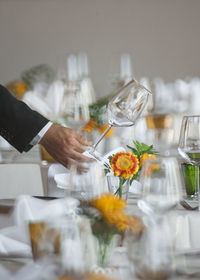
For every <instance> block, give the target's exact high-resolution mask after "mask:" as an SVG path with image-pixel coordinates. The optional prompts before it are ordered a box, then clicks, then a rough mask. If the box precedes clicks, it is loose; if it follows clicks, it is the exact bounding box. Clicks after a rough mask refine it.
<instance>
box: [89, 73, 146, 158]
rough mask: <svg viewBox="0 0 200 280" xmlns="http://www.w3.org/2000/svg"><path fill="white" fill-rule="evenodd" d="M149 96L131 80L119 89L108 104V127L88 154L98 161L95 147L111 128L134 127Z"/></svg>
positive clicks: (144, 89) (143, 88)
mask: <svg viewBox="0 0 200 280" xmlns="http://www.w3.org/2000/svg"><path fill="white" fill-rule="evenodd" d="M150 95H151V92H150V91H149V90H148V89H146V88H145V87H143V86H142V85H140V84H139V83H138V82H137V81H136V80H133V79H132V80H131V81H129V82H128V83H127V84H125V85H124V86H123V87H121V88H120V89H119V90H118V91H117V92H116V93H115V95H114V96H113V97H112V98H111V100H110V101H109V102H108V106H107V110H108V123H109V126H108V128H107V129H106V130H105V131H104V133H103V134H102V135H101V136H100V138H99V139H98V140H97V142H96V143H95V144H94V145H93V146H92V147H91V149H90V151H89V152H90V154H92V155H93V156H94V157H96V158H97V159H99V157H97V156H96V153H95V151H96V147H97V146H98V144H99V143H100V142H101V140H102V139H103V137H104V136H105V135H106V134H107V132H108V131H109V130H110V129H111V127H112V126H115V127H129V126H132V125H134V124H135V122H136V120H137V119H138V118H139V116H140V115H141V114H142V112H143V110H144V108H145V106H146V104H147V102H148V98H149V96H150Z"/></svg>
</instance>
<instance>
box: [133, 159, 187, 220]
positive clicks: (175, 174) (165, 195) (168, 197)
mask: <svg viewBox="0 0 200 280" xmlns="http://www.w3.org/2000/svg"><path fill="white" fill-rule="evenodd" d="M139 181H140V183H141V188H142V192H141V197H140V199H139V200H138V206H139V208H140V209H142V211H143V212H144V213H145V214H147V215H148V216H150V217H151V218H153V219H156V217H159V216H162V215H163V214H164V213H166V212H167V211H169V210H170V209H173V208H174V207H175V206H176V205H177V204H178V203H179V201H180V200H181V197H182V191H181V186H182V182H181V175H180V170H179V165H178V161H177V159H176V158H174V157H157V159H156V160H149V161H147V162H146V164H144V166H143V167H142V170H141V174H140V179H139Z"/></svg>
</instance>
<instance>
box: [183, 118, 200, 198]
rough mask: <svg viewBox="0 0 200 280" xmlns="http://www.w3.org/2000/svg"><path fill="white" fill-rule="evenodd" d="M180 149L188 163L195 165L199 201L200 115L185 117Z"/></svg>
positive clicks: (196, 194)
mask: <svg viewBox="0 0 200 280" xmlns="http://www.w3.org/2000/svg"><path fill="white" fill-rule="evenodd" d="M178 151H179V153H180V155H181V156H182V157H183V158H184V159H185V160H186V162H187V163H189V164H192V165H194V166H195V194H194V198H195V199H197V198H198V201H199V199H200V197H199V166H200V116H184V117H183V120H182V125H181V132H180V138H179V146H178Z"/></svg>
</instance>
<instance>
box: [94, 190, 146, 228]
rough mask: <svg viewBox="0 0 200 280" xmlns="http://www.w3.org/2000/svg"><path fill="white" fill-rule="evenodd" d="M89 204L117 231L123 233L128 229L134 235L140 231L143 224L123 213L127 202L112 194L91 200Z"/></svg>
mask: <svg viewBox="0 0 200 280" xmlns="http://www.w3.org/2000/svg"><path fill="white" fill-rule="evenodd" d="M91 203H92V205H93V206H94V207H95V208H97V209H98V210H99V211H100V213H101V214H102V216H103V218H105V220H106V221H107V222H108V223H109V224H111V225H114V226H115V227H116V228H117V229H118V230H119V231H125V230H126V229H130V230H132V232H134V233H138V232H139V231H141V226H142V225H143V224H142V223H141V222H140V219H139V218H134V217H132V216H130V215H128V214H126V213H125V212H123V210H124V207H125V206H126V204H127V202H126V201H125V200H123V199H122V198H120V197H116V196H115V195H114V194H112V193H106V194H103V195H102V196H101V197H100V198H96V199H93V200H92V202H91Z"/></svg>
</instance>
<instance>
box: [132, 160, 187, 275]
mask: <svg viewBox="0 0 200 280" xmlns="http://www.w3.org/2000/svg"><path fill="white" fill-rule="evenodd" d="M139 181H140V183H141V190H142V191H141V196H140V198H139V200H138V206H139V208H140V209H141V210H142V211H143V213H144V214H146V215H145V216H144V218H143V220H144V223H145V226H146V228H145V231H144V233H143V235H142V236H141V238H140V239H139V240H136V241H135V242H132V244H131V242H130V243H129V245H130V246H129V247H130V248H128V255H129V258H130V260H131V262H132V263H133V265H134V270H135V274H137V275H139V277H140V279H151V280H162V279H168V278H169V277H170V276H171V274H172V273H173V270H174V263H173V258H174V235H173V234H171V231H170V227H169V224H168V219H167V217H166V215H164V214H166V213H168V211H169V210H171V209H173V208H174V207H175V206H176V204H177V203H179V201H180V200H181V176H180V171H179V165H178V162H177V160H176V158H172V157H171V158H167V157H157V159H156V160H154V161H151V160H149V161H147V162H146V164H144V165H143V167H142V169H141V173H140V178H139Z"/></svg>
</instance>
